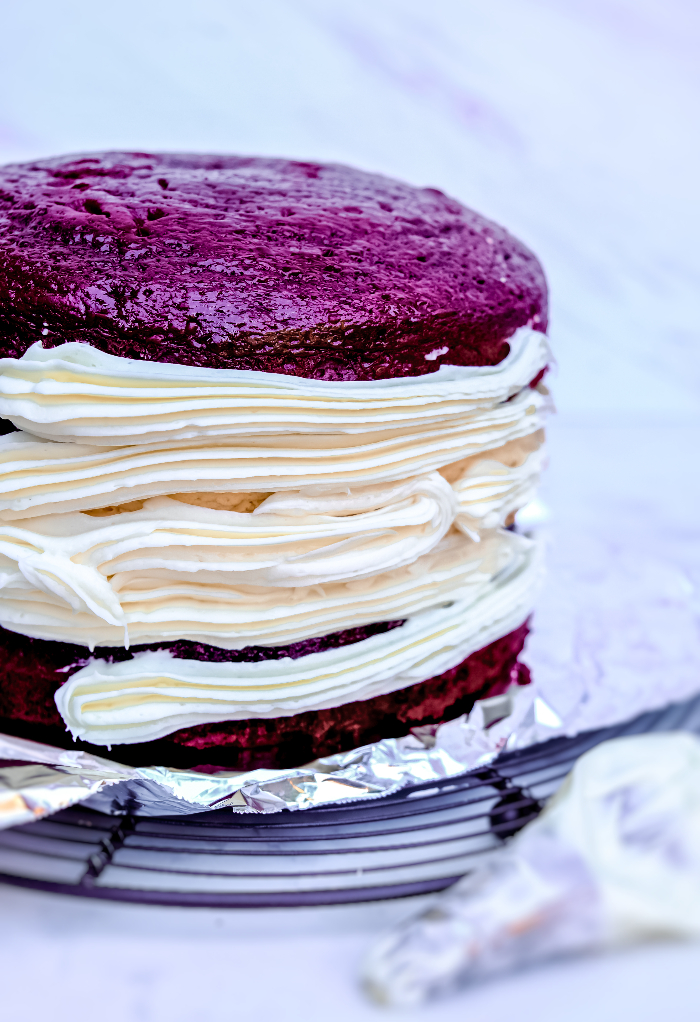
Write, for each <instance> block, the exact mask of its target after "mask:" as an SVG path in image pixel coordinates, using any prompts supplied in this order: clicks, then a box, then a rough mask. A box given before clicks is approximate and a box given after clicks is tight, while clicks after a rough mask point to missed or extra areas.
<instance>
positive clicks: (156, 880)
mask: <svg viewBox="0 0 700 1022" xmlns="http://www.w3.org/2000/svg"><path fill="white" fill-rule="evenodd" d="M678 729H682V730H686V731H694V732H697V733H700V697H697V698H695V699H693V700H691V701H689V702H686V703H678V704H675V705H672V706H669V707H667V708H665V709H663V710H659V711H654V712H651V713H646V714H644V715H642V716H640V717H637V718H636V719H634V720H632V721H628V722H626V723H624V724H620V725H618V726H616V727H610V728H605V729H603V730H599V731H590V732H586V733H584V734H581V735H578V736H577V737H575V738H558V739H554V740H552V741H549V742H546V743H543V744H541V745H536V746H532V747H531V748H528V749H523V750H521V751H519V752H515V753H509V754H506V755H504V756H501V757H499V758H498V759H497V760H496V761H495V762H494V763H493V765H492V766H490V767H488V768H485V769H481V770H476V771H471V772H470V773H468V774H464V775H462V776H460V777H456V778H451V779H449V781H448V780H446V781H444V782H441V783H439V784H437V785H436V784H435V783H431V784H429V785H419V786H416V787H412V788H406V789H404V790H403V791H401V792H398V793H397V794H395V795H391V796H389V797H387V798H384V799H378V800H376V801H371V802H367V803H364V804H355V805H345V806H322V807H318V808H315V809H307V810H303V811H301V812H299V811H296V812H288V811H283V812H281V813H276V814H274V815H270V816H265V817H260V816H239V815H235V814H233V813H231V811H230V810H217V811H214V812H208V813H198V814H196V815H193V816H179V817H160V818H144V817H132V816H128V815H124V816H106V815H104V814H102V813H98V812H94V811H93V810H90V809H86V808H82V807H80V806H74V807H73V808H71V809H66V810H64V811H63V812H60V813H56V814H55V815H54V816H51V817H49V818H48V819H46V820H40V821H38V822H36V823H30V824H26V825H24V826H22V827H15V828H13V829H10V830H6V831H3V832H0V881H4V882H5V883H10V884H16V885H20V886H23V887H33V888H38V889H40V890H45V891H55V892H58V893H62V894H75V895H82V896H85V897H90V898H107V899H111V900H116V901H132V902H140V903H151V904H161V905H197V906H210V907H225V906H229V907H252V906H260V907H280V906H285V905H290V906H291V905H324V904H325V905H329V904H341V903H347V902H358V901H373V900H376V899H380V898H400V897H405V896H408V895H414V894H424V893H427V892H430V891H439V890H441V889H442V888H444V887H447V886H449V885H450V884H452V883H454V881H455V880H456V879H457V878H458V877H460V876H463V875H464V874H465V873H467V872H469V871H470V870H472V869H473V868H474V867H475V866H476V865H477V864H478V863H479V861H480V860H481V859H482V858H483V857H484V856H486V855H487V854H488V853H489V852H490V851H492V850H493V849H494V848H497V847H498V846H499V845H500V844H501V843H502V842H503V841H504V840H505V839H506V838H508V837H510V836H512V835H513V834H515V833H516V832H517V831H518V830H519V829H520V828H521V827H523V826H524V825H525V824H526V823H528V822H529V821H530V820H532V819H534V818H535V817H536V816H537V814H538V813H539V812H540V810H541V808H542V805H543V804H544V801H545V800H546V799H547V798H548V797H549V796H550V795H551V794H553V792H555V791H556V789H557V788H558V787H559V785H560V783H561V782H562V780H563V779H564V777H565V776H566V774H567V773H568V772H569V770H570V769H571V767H572V766H573V764H574V761H575V760H576V759H577V758H578V757H579V756H581V755H582V754H583V753H584V752H586V751H587V750H588V749H590V748H592V747H593V746H595V745H597V744H599V743H600V742H602V741H604V740H605V739H608V738H615V737H619V736H621V735H632V734H641V733H645V732H651V731H672V730H678Z"/></svg>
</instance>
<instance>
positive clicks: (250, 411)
mask: <svg viewBox="0 0 700 1022" xmlns="http://www.w3.org/2000/svg"><path fill="white" fill-rule="evenodd" d="M510 344H511V352H510V354H509V356H508V357H507V358H506V359H505V360H504V361H503V362H502V363H500V364H499V365H497V366H485V367H454V366H452V367H450V366H447V367H445V366H443V367H441V368H440V369H439V370H438V371H437V372H436V373H433V374H431V375H429V376H422V377H416V378H402V379H394V380H382V381H374V382H351V383H342V382H332V383H328V382H324V381H318V380H307V379H303V378H299V377H293V376H282V375H277V374H270V373H253V372H236V371H228V370H209V369H199V368H196V367H191V366H177V365H165V364H160V363H153V362H141V361H135V360H131V359H124V358H118V357H115V356H112V355H107V354H105V353H103V352H100V351H97V350H96V349H93V348H91V347H90V346H89V345H86V344H79V343H69V344H63V345H61V346H59V347H57V348H53V349H51V350H49V351H45V350H44V349H43V348H42V347H41V345H34V346H33V347H32V348H30V349H29V351H28V352H27V353H26V354H25V355H24V356H23V357H22V358H20V359H3V360H0V415H2V416H4V417H6V418H10V419H11V420H12V421H13V422H14V423H15V425H17V426H18V427H19V428H20V430H19V432H16V433H11V434H9V435H7V436H5V437H2V438H0V624H2V625H3V626H4V627H6V628H9V629H11V630H14V631H18V632H21V633H23V634H25V635H29V636H33V637H37V638H41V639H50V640H51V639H53V640H64V639H65V638H66V637H67V636H70V639H71V641H73V642H77V643H81V644H83V645H84V646H86V647H88V648H89V649H94V648H95V647H96V646H127V647H128V645H129V644H130V643H131V644H142V643H143V644H157V643H161V642H163V643H165V642H172V641H175V640H178V639H187V640H191V641H194V642H203V643H207V644H211V645H214V646H218V647H221V648H225V649H239V648H242V647H245V646H250V645H268V646H280V645H286V644H288V643H290V642H296V641H300V640H303V639H306V638H311V637H314V636H319V635H326V634H329V633H332V632H335V631H340V630H344V629H348V628H353V627H356V626H359V625H366V624H370V623H373V622H379V621H386V620H397V619H405V624H404V625H402V626H401V628H398V629H393V630H392V631H391V632H387V633H386V634H382V635H378V636H373V637H371V638H370V639H367V640H363V641H362V642H359V643H356V644H353V645H352V646H350V647H343V648H342V649H340V650H328V651H326V652H324V653H319V654H311V655H309V656H307V657H304V658H302V660H300V661H292V660H285V661H264V662H260V663H253V664H230V663H228V664H215V663H203V662H200V661H194V660H193V661H188V660H180V659H175V658H173V657H172V656H171V655H170V654H169V653H167V651H163V650H161V651H158V652H152V653H147V654H138V655H137V656H136V657H134V658H133V659H131V660H128V661H125V662H123V663H119V664H109V663H107V662H105V661H102V660H92V661H91V662H90V663H88V665H87V666H85V667H84V668H82V669H81V670H79V671H78V672H77V673H76V674H75V675H73V677H72V678H71V679H70V680H69V682H68V683H67V684H66V685H65V686H64V687H63V688H62V689H61V690H60V692H59V694H58V695H57V704H58V706H59V709H60V712H61V714H62V715H63V717H64V719H65V721H66V723H67V725H68V727H69V728H70V729H71V730H72V731H73V733H74V734H75V735H76V736H80V737H83V738H87V740H89V741H91V742H96V743H98V744H111V743H113V742H114V743H120V742H137V741H138V742H140V741H148V740H150V739H154V738H157V737H162V736H164V735H166V734H170V733H171V732H172V731H175V730H178V729H179V728H181V727H184V726H189V725H190V724H193V723H202V722H213V721H220V720H233V719H241V718H245V717H250V716H255V717H264V716H270V717H275V716H281V715H289V714H294V713H297V712H301V711H302V710H305V709H323V708H327V707H332V706H337V705H342V704H343V703H345V702H348V701H352V700H356V699H367V698H371V697H372V696H374V695H381V694H384V693H388V692H391V691H395V690H397V689H401V688H403V687H405V686H407V685H410V684H413V683H415V682H417V681H422V680H425V678H429V677H432V676H434V675H436V674H439V673H441V672H443V671H445V670H448V669H449V668H451V667H454V666H456V665H457V664H458V663H460V662H461V661H462V660H464V659H465V658H466V657H467V656H469V655H470V653H472V652H474V651H476V650H477V649H479V648H481V647H482V646H484V645H486V644H488V643H489V642H492V641H494V640H495V639H497V638H500V637H501V636H502V635H504V634H506V633H507V632H508V631H510V630H512V629H513V628H515V627H518V626H519V625H520V624H522V622H523V620H524V619H525V618H526V617H527V615H528V613H529V612H530V610H531V606H532V600H533V597H534V589H535V585H536V580H537V578H538V577H539V573H540V568H539V555H538V553H537V551H536V550H535V548H534V547H533V544H532V543H531V542H530V541H529V540H527V539H525V538H523V537H520V536H515V535H513V534H512V533H510V532H506V531H504V530H503V529H502V526H503V525H504V523H505V521H506V517H507V515H508V514H510V513H511V512H512V511H514V510H516V509H517V508H518V507H520V506H522V504H524V503H526V502H527V501H528V500H529V499H530V498H531V496H532V495H533V493H534V489H535V486H536V484H537V480H538V477H539V472H540V469H541V467H542V463H543V458H544V448H543V445H542V441H543V430H542V427H543V423H544V418H545V415H546V413H547V411H548V410H549V407H550V405H549V399H548V394H547V391H546V388H544V387H542V386H541V385H539V386H538V387H535V388H532V387H531V386H529V384H530V383H531V381H532V380H533V379H534V378H535V377H536V376H537V374H538V373H539V372H540V370H541V369H542V368H544V367H545V366H546V364H547V362H548V361H549V349H548V347H547V342H546V338H544V337H543V335H542V334H541V333H538V332H536V331H532V330H530V329H528V328H522V329H521V330H519V331H517V333H516V335H515V336H514V337H513V338H511V339H510Z"/></svg>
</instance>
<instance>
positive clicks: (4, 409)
mask: <svg viewBox="0 0 700 1022" xmlns="http://www.w3.org/2000/svg"><path fill="white" fill-rule="evenodd" d="M509 343H510V349H511V350H510V353H509V354H508V356H507V357H506V358H505V359H504V360H503V361H502V362H500V363H499V364H498V365H495V366H477V367H474V366H441V367H440V368H439V369H438V370H437V371H436V372H435V373H431V374H429V375H427V376H417V377H401V378H397V379H392V380H376V381H368V382H362V381H352V382H348V383H344V382H341V381H333V382H327V381H323V380H309V379H305V378H303V377H297V376H286V375H282V374H277V373H261V372H250V371H240V370H226V369H201V368H198V367H196V366H181V365H171V364H164V363H159V362H147V361H142V360H136V359H129V358H120V357H118V356H115V355H108V354H106V353H104V352H102V351H99V350H97V349H96V348H93V347H91V346H90V345H87V344H81V343H78V342H70V343H66V344H61V345H59V346H57V347H55V348H50V349H48V350H44V348H43V347H42V346H41V344H34V345H32V347H31V348H29V349H28V351H27V352H25V354H24V355H23V356H22V357H21V358H19V359H12V358H4V359H0V416H2V417H4V418H9V419H11V420H12V421H13V422H14V424H15V425H16V426H18V427H19V428H20V429H23V430H26V431H27V432H29V433H32V434H33V435H35V436H38V437H44V438H46V439H49V440H63V441H71V442H74V443H80V444H88V445H92V446H104V447H113V446H115V443H117V444H119V445H120V446H127V445H131V444H140V445H142V444H152V443H155V442H159V441H160V442H168V443H169V444H172V442H173V441H178V440H193V439H197V438H199V439H213V438H217V441H218V440H219V439H220V438H222V437H223V438H229V439H231V438H239V437H240V438H250V437H251V435H252V436H256V437H264V436H266V435H268V434H269V435H271V436H273V437H276V438H277V440H276V444H277V446H281V447H283V446H284V444H283V442H282V440H281V439H280V438H283V437H284V436H285V435H288V434H295V435H300V434H301V435H303V434H311V435H313V437H321V436H324V435H326V434H330V435H334V434H348V437H346V438H345V440H344V442H342V443H340V444H338V446H339V447H340V448H341V449H342V448H345V447H347V448H353V447H359V446H364V445H365V444H367V443H370V444H371V443H373V442H374V441H373V440H372V439H371V438H372V437H378V436H379V435H380V434H386V435H387V436H393V437H396V438H399V437H413V436H414V435H418V434H421V435H422V434H426V433H428V434H429V433H430V426H431V425H433V426H438V427H440V426H443V425H448V424H455V425H458V426H460V427H461V428H462V429H463V430H464V429H470V428H472V427H474V428H476V429H477V430H479V429H480V427H481V423H480V420H481V419H482V418H483V416H484V415H486V416H487V417H488V413H489V411H493V410H494V409H496V408H497V406H499V405H503V404H504V402H507V401H508V400H509V399H511V398H512V397H513V396H514V395H515V394H517V393H518V391H520V390H522V388H523V387H525V386H526V385H527V384H528V383H529V382H530V381H531V380H532V379H533V378H534V377H535V376H536V375H537V374H538V373H539V371H540V370H541V369H543V368H544V366H545V365H547V363H548V361H549V360H550V353H549V348H548V345H547V339H546V337H545V336H544V335H543V334H542V333H539V332H538V331H535V330H531V329H530V328H528V327H521V328H520V329H519V330H518V331H516V333H515V334H514V335H513V337H511V338H510V340H509ZM499 421H500V420H499ZM251 423H253V424H254V431H252V430H251ZM364 434H366V435H367V436H368V439H367V440H364V441H362V440H360V439H359V437H362V436H363V435H364ZM352 436H355V437H356V439H355V441H352V439H351V437H352ZM312 446H313V445H312ZM462 456H463V455H459V457H462ZM453 460H454V459H453ZM431 467H434V466H431ZM407 474H414V472H409V473H407Z"/></svg>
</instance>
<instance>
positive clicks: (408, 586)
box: [1, 531, 520, 649]
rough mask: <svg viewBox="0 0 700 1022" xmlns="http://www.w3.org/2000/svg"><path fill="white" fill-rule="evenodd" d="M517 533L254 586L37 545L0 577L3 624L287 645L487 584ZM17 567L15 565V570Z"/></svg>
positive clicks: (33, 629)
mask: <svg viewBox="0 0 700 1022" xmlns="http://www.w3.org/2000/svg"><path fill="white" fill-rule="evenodd" d="M519 542H520V539H519V537H517V536H514V535H513V534H511V533H508V532H499V531H495V532H493V533H491V534H487V535H486V536H485V538H484V539H483V540H482V541H481V542H480V543H474V542H472V541H471V540H469V539H468V538H466V537H465V536H462V535H460V534H459V533H458V532H451V533H449V534H448V535H447V536H446V537H445V538H444V539H442V540H441V541H440V542H439V543H438V544H437V546H435V547H434V549H433V550H431V551H430V552H429V553H427V554H423V555H422V556H421V557H418V558H417V559H415V560H413V561H412V562H411V563H409V564H408V565H406V566H403V567H398V568H391V569H388V570H385V571H380V572H377V573H374V574H372V575H370V576H365V577H361V578H354V579H350V580H349V581H338V582H329V583H327V584H324V585H322V586H321V585H296V586H288V587H279V588H278V587H275V586H264V585H253V584H249V583H247V582H246V581H245V575H242V574H241V573H239V572H237V571H227V570H207V569H200V570H197V571H195V572H192V571H191V568H190V569H189V570H185V571H182V570H177V569H175V568H167V569H163V568H156V567H153V568H150V569H146V568H144V567H141V566H140V567H138V568H136V569H134V570H125V571H120V572H118V573H117V574H115V575H112V576H111V577H110V578H105V577H104V576H103V575H101V574H100V573H99V572H98V571H97V570H96V569H95V568H94V567H93V566H91V565H89V564H80V563H78V564H76V563H75V562H74V561H68V560H67V559H65V558H61V557H60V556H52V555H51V554H44V555H42V554H40V553H39V554H38V555H37V553H36V552H35V551H33V550H31V549H30V548H29V547H28V546H27V547H26V550H27V553H26V555H25V557H24V558H22V559H21V560H20V561H17V562H15V564H13V565H10V566H9V567H8V568H7V569H6V574H5V576H4V578H3V582H4V586H3V600H2V605H1V607H2V624H3V625H5V627H7V628H10V629H11V630H13V631H18V632H22V633H24V634H25V635H31V636H34V637H37V638H41V639H59V640H65V638H66V637H67V636H70V639H71V641H73V642H79V643H82V644H83V645H86V646H89V647H90V648H92V647H94V646H95V645H98V646H121V645H128V644H129V643H131V644H132V645H133V644H138V643H152V642H160V641H174V640H176V639H190V640H192V641H195V642H206V643H210V644H212V645H215V646H220V647H223V648H226V649H238V648H241V647H243V646H249V645H255V644H261V645H269V646H278V645H284V644H286V643H288V642H295V641H298V640H301V639H305V638H310V637H312V636H317V635H327V634H328V633H330V632H335V631H340V630H342V629H344V628H353V627H356V626H357V625H361V624H367V623H368V622H372V621H387V620H397V619H399V618H405V617H408V616H410V615H411V614H416V613H418V611H421V610H424V609H426V608H427V607H431V606H434V605H436V604H439V603H442V602H445V601H446V600H449V599H463V598H466V595H467V593H478V592H481V591H483V590H484V588H485V587H488V585H489V583H490V581H491V579H492V577H493V576H494V575H496V574H497V573H498V572H499V571H501V570H502V569H503V568H505V567H507V565H508V564H509V562H510V560H511V559H512V557H513V555H514V551H515V550H516V549H517V545H518V543H519ZM13 569H14V570H13Z"/></svg>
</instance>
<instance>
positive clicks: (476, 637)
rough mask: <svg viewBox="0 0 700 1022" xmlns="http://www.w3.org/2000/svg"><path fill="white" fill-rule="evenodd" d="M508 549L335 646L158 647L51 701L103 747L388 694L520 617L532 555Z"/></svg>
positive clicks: (530, 585)
mask: <svg viewBox="0 0 700 1022" xmlns="http://www.w3.org/2000/svg"><path fill="white" fill-rule="evenodd" d="M511 555H512V556H511V558H510V562H509V565H508V568H507V569H506V570H505V571H502V572H501V573H500V574H499V575H498V576H497V577H494V578H492V579H490V580H489V581H488V583H487V584H486V585H483V586H476V587H474V589H473V590H472V591H471V592H461V593H458V594H455V597H456V598H455V599H454V601H453V602H451V603H450V604H449V605H447V606H439V607H435V606H433V607H431V608H430V609H426V610H423V611H421V612H417V613H414V614H413V616H411V617H410V619H409V620H408V621H407V622H406V623H405V624H404V625H403V626H401V627H400V628H395V629H393V630H392V631H389V632H385V633H383V634H381V635H375V636H372V637H370V638H368V639H365V640H363V641H362V642H358V643H354V644H353V645H350V646H345V647H342V648H341V649H334V650H327V651H325V652H323V653H312V654H310V655H308V656H305V657H302V658H301V659H298V660H292V659H290V658H286V659H284V660H267V661H260V662H257V663H241V664H230V663H227V664H214V663H202V662H199V661H195V660H177V659H175V658H173V657H172V656H171V655H170V654H169V653H168V652H166V651H159V652H150V653H140V654H138V655H137V656H135V657H134V658H133V659H132V660H129V661H125V662H122V663H115V664H109V663H107V662H105V661H103V660H92V661H91V662H90V663H88V665H87V666H86V667H83V668H82V669H81V670H79V671H78V672H77V673H76V674H74V675H73V676H72V677H71V678H70V679H69V680H68V681H67V683H66V684H65V685H64V686H63V687H62V688H61V689H59V691H58V692H57V694H56V703H57V706H58V708H59V711H60V713H61V715H62V717H63V719H64V720H65V722H66V725H67V727H68V728H69V730H70V731H71V732H72V733H73V735H74V736H75V737H79V738H83V739H86V740H87V741H90V742H93V743H95V744H97V745H111V744H128V743H133V742H144V741H151V740H153V739H156V738H162V737H164V736H165V735H168V734H171V733H172V732H173V731H177V730H178V729H180V728H183V727H190V726H193V725H195V724H203V723H208V722H215V721H223V720H240V719H245V718H248V717H280V716H289V715H292V714H295V713H300V712H302V711H304V710H310V709H323V708H327V707H332V706H340V705H343V704H345V703H348V702H351V701H354V700H356V699H369V698H371V697H373V696H377V695H382V694H385V693H388V692H394V691H397V690H399V689H402V688H405V687H407V686H409V685H412V684H415V683H416V682H419V681H423V680H425V679H426V678H431V677H434V676H435V675H438V674H441V673H442V672H443V671H447V670H449V669H450V668H452V667H455V666H456V665H457V664H459V663H461V662H462V661H463V660H464V659H465V658H466V657H467V656H469V655H470V654H471V653H473V652H475V651H476V650H478V649H481V648H482V647H483V646H485V645H487V644H488V643H490V642H493V641H494V640H495V639H497V638H500V637H501V636H502V635H505V634H507V633H508V632H510V631H512V630H513V629H514V628H516V627H518V626H519V625H520V624H522V622H523V621H524V620H525V618H526V617H527V615H528V613H529V612H530V609H531V607H532V603H533V600H534V597H535V594H536V590H537V586H538V582H539V579H540V576H541V557H540V554H539V551H538V549H537V547H536V546H535V544H533V543H532V542H530V541H528V540H525V539H523V538H522V537H513V545H512V547H511ZM388 616H389V615H385V618H386V617H388Z"/></svg>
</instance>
